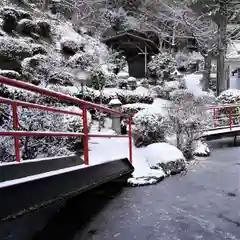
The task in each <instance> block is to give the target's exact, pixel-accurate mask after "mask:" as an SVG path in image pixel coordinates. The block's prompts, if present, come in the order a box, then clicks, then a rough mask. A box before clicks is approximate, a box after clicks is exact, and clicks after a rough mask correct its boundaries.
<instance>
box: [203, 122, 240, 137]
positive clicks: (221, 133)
mask: <svg viewBox="0 0 240 240" xmlns="http://www.w3.org/2000/svg"><path fill="white" fill-rule="evenodd" d="M239 134H240V126H239V125H237V126H233V127H232V128H231V129H230V128H229V126H228V127H225V128H217V129H211V130H208V131H206V132H204V133H203V134H202V137H204V138H206V139H207V140H213V139H217V138H221V137H233V136H237V135H239Z"/></svg>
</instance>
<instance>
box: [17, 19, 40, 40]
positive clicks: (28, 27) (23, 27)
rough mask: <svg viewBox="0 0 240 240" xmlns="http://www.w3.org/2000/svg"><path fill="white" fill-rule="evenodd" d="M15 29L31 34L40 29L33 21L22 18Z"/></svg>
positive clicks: (24, 33)
mask: <svg viewBox="0 0 240 240" xmlns="http://www.w3.org/2000/svg"><path fill="white" fill-rule="evenodd" d="M17 31H18V32H19V33H21V34H23V35H27V36H32V34H36V33H38V32H39V31H40V30H39V27H38V26H37V24H36V23H35V22H34V21H32V20H30V19H22V20H20V21H19V22H18V26H17Z"/></svg>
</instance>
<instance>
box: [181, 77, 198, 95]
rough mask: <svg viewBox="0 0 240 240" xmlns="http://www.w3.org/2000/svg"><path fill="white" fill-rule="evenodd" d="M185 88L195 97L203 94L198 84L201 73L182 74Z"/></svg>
mask: <svg viewBox="0 0 240 240" xmlns="http://www.w3.org/2000/svg"><path fill="white" fill-rule="evenodd" d="M184 79H185V83H186V86H187V89H188V90H189V91H190V92H191V93H193V94H194V95H195V96H196V97H200V96H202V95H203V91H202V88H201V85H200V80H201V79H202V74H189V75H186V76H184Z"/></svg>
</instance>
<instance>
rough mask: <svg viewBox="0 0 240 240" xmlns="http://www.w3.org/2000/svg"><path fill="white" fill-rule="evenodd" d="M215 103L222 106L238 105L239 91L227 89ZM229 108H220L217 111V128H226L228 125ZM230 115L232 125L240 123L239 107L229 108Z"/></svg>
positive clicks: (239, 102)
mask: <svg viewBox="0 0 240 240" xmlns="http://www.w3.org/2000/svg"><path fill="white" fill-rule="evenodd" d="M217 103H218V104H220V105H224V104H236V105H238V104H240V90H237V89H228V90H226V91H223V92H222V93H221V94H220V95H219V96H218V97H217ZM229 110H230V109H229V108H222V109H219V110H217V113H216V114H217V125H218V126H226V125H229ZM231 113H232V116H234V117H233V118H232V121H233V124H239V123H240V117H239V116H240V107H233V108H231Z"/></svg>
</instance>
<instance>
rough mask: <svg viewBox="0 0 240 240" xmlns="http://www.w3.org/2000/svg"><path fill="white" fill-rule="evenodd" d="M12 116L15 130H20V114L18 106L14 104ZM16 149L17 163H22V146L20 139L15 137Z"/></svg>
mask: <svg viewBox="0 0 240 240" xmlns="http://www.w3.org/2000/svg"><path fill="white" fill-rule="evenodd" d="M12 114H13V129H14V130H17V129H18V112H17V104H16V103H12ZM13 138H14V148H15V154H16V161H17V162H20V160H21V156H20V144H19V137H18V136H14V137H13Z"/></svg>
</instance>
